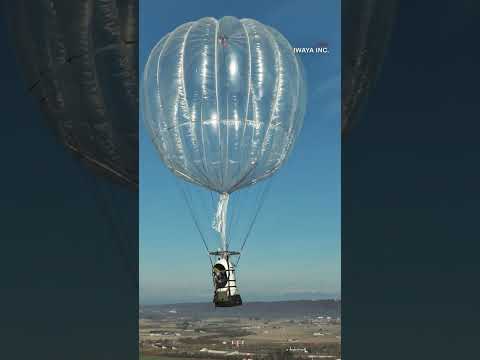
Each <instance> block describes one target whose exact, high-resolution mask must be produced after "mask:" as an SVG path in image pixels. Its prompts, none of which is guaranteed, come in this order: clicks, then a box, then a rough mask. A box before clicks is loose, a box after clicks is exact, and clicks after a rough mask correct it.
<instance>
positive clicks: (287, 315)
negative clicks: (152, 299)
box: [140, 300, 341, 320]
mask: <svg viewBox="0 0 480 360" xmlns="http://www.w3.org/2000/svg"><path fill="white" fill-rule="evenodd" d="M340 308H341V302H340V300H294V301H272V302H249V303H246V304H244V305H242V306H237V307H233V308H215V307H214V305H213V304H212V303H184V304H171V305H145V306H140V318H143V319H152V320H158V319H165V318H182V317H183V318H193V319H195V318H196V319H204V318H212V317H232V318H233V317H235V318H259V319H304V318H312V317H318V316H325V317H326V316H330V317H332V318H336V317H339V316H340Z"/></svg>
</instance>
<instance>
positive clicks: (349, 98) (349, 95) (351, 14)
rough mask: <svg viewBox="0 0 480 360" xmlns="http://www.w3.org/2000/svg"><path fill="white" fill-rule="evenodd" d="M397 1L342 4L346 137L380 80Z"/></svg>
mask: <svg viewBox="0 0 480 360" xmlns="http://www.w3.org/2000/svg"><path fill="white" fill-rule="evenodd" d="M396 5H397V4H396V1H382V0H373V1H372V0H343V1H342V134H345V133H346V132H347V131H348V130H349V129H350V126H351V124H352V120H353V118H354V116H355V114H356V113H357V111H358V109H359V107H360V106H361V104H362V103H363V102H364V100H365V98H366V97H367V96H368V93H369V92H370V90H371V88H372V86H373V83H374V82H375V79H376V77H377V74H378V72H379V69H380V66H381V64H382V62H383V59H384V56H385V49H386V47H387V45H388V41H389V39H390V32H391V29H392V26H393V20H394V16H395V10H396Z"/></svg>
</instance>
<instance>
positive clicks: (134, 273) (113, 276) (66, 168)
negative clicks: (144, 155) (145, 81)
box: [0, 1, 139, 360]
mask: <svg viewBox="0 0 480 360" xmlns="http://www.w3.org/2000/svg"><path fill="white" fill-rule="evenodd" d="M26 4H27V2H26ZM1 5H2V7H1V9H2V14H0V15H1V16H0V40H1V43H2V52H1V56H0V67H1V69H2V75H1V76H2V81H1V87H0V98H1V102H2V110H3V111H2V117H1V118H2V124H3V126H2V130H1V132H0V159H1V161H0V163H1V164H2V169H1V170H0V174H1V180H0V183H1V186H0V219H1V220H0V228H1V232H0V239H1V243H0V244H1V248H0V274H1V275H0V359H51V360H54V359H69V360H73V359H78V360H85V359H89V360H94V359H102V360H104V359H112V360H121V359H129V360H131V359H135V358H138V221H139V220H138V191H137V190H136V189H130V188H129V189H127V188H126V187H124V186H122V185H121V184H117V183H114V182H111V181H109V179H108V177H105V176H103V174H95V173H94V172H92V171H91V169H89V168H87V167H86V166H85V163H84V162H82V161H80V160H81V159H79V158H78V156H74V154H72V153H71V152H70V151H68V150H67V149H66V148H65V147H64V146H63V144H62V143H60V141H58V138H57V136H55V133H54V131H52V129H51V128H50V127H49V126H48V125H49V123H48V119H46V117H45V116H44V114H43V113H42V111H41V99H40V101H39V99H38V97H35V96H32V93H31V91H29V85H28V84H27V82H26V79H25V78H24V77H23V76H22V75H23V74H22V71H21V70H22V69H21V68H20V65H19V64H18V59H17V58H16V51H15V49H14V47H13V45H14V44H13V36H11V34H10V33H8V27H7V24H6V18H7V17H8V16H9V14H8V11H9V4H8V1H4V2H2V3H1ZM37 5H38V3H37ZM41 5H42V6H48V5H49V2H48V1H47V2H43V3H42V4H41ZM107 5H108V4H107ZM137 11H138V9H137ZM38 16H41V14H38ZM137 19H138V12H137ZM137 43H138V38H137ZM137 63H138V62H137ZM134 113H135V111H134ZM136 113H138V110H137V111H136ZM132 120H133V121H134V122H135V123H137V121H138V118H137V117H135V118H133V119H132ZM137 173H138V172H137ZM97 175H98V176H97ZM99 192H102V194H99ZM107 197H111V199H107ZM100 201H112V202H113V205H112V204H107V205H105V206H106V207H110V208H113V206H115V207H116V210H118V212H120V211H121V212H122V216H119V217H118V218H116V219H115V220H116V222H117V224H114V225H113V226H111V224H108V222H109V221H112V218H113V217H114V216H117V215H113V214H112V213H110V214H107V212H106V211H105V209H104V208H102V209H100V207H101V206H100V205H99V202H100ZM118 222H121V224H120V225H121V227H120V226H118V227H117V225H118ZM113 229H117V230H118V229H121V232H122V234H119V233H118V232H117V233H113V231H112V230H113ZM120 237H121V239H120Z"/></svg>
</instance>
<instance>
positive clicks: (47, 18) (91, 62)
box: [8, 0, 138, 189]
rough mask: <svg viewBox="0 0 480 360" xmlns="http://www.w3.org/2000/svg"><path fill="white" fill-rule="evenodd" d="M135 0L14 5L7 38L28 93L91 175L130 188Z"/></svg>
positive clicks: (134, 138) (134, 148) (133, 179)
mask: <svg viewBox="0 0 480 360" xmlns="http://www.w3.org/2000/svg"><path fill="white" fill-rule="evenodd" d="M137 7H138V1H137V0H127V1H115V0H102V1H59V0H38V1H26V0H18V1H13V2H10V3H9V6H8V14H9V16H8V20H9V26H10V30H11V31H10V32H11V34H12V37H13V40H14V45H15V48H16V50H17V53H18V60H19V62H20V63H21V65H22V70H23V73H24V75H25V78H26V80H27V83H28V85H27V89H28V91H29V92H30V93H31V94H32V95H33V96H34V97H36V98H37V99H38V100H39V103H40V105H41V108H42V110H43V111H44V113H45V115H46V118H47V120H48V123H49V125H50V127H51V128H52V129H54V130H55V132H56V134H57V136H58V138H59V140H60V141H61V142H62V143H63V144H64V145H65V146H66V147H67V148H68V149H69V150H70V151H72V152H73V153H75V154H76V155H78V157H79V158H80V159H81V160H82V161H83V162H85V163H86V164H88V165H89V166H90V167H91V169H92V170H94V172H95V173H96V174H97V173H99V174H103V175H107V176H108V177H109V178H111V179H112V180H115V181H116V182H121V183H123V184H128V185H130V187H133V188H134V189H136V187H137V184H138V122H137V116H138V115H137V114H138V85H137V59H138V55H137V49H138V46H137V41H136V40H137Z"/></svg>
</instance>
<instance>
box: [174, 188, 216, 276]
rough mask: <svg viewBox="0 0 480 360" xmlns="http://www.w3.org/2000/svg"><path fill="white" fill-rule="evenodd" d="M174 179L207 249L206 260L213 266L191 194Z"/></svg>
mask: <svg viewBox="0 0 480 360" xmlns="http://www.w3.org/2000/svg"><path fill="white" fill-rule="evenodd" d="M174 181H175V184H176V185H177V187H178V189H179V190H180V193H181V194H182V195H183V199H184V200H185V202H186V203H187V207H188V210H189V212H190V216H191V218H192V219H193V222H194V224H195V227H196V228H197V231H198V233H199V234H200V238H201V239H202V242H203V245H204V246H205V250H207V255H208V260H209V261H210V264H211V265H212V267H213V262H212V259H211V257H210V251H209V249H208V245H207V241H206V238H205V235H204V234H203V232H202V229H201V228H200V224H199V222H198V219H197V216H196V215H195V212H194V211H193V208H192V204H191V201H192V199H191V194H190V199H189V197H188V196H187V192H186V191H185V189H184V188H183V187H182V185H181V184H180V183H179V182H178V181H176V180H174Z"/></svg>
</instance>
